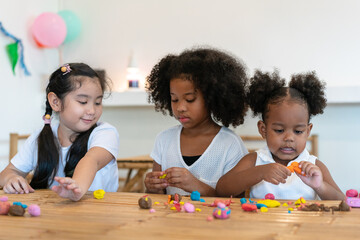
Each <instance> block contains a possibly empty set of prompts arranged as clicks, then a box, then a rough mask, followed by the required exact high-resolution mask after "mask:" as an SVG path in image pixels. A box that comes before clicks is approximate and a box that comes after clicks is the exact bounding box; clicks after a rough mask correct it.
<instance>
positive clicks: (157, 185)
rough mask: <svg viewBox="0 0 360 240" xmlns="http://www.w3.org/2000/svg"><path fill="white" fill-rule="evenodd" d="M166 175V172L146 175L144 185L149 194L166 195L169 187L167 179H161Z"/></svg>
mask: <svg viewBox="0 0 360 240" xmlns="http://www.w3.org/2000/svg"><path fill="white" fill-rule="evenodd" d="M164 174H165V172H164V171H153V172H149V173H147V174H146V176H145V180H144V183H145V187H146V189H147V192H148V193H164V190H165V188H167V187H168V186H169V184H168V182H167V180H166V178H159V177H160V176H162V175H164Z"/></svg>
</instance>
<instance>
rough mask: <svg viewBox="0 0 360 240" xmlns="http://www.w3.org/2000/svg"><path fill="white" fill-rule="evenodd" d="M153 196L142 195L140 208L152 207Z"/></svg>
mask: <svg viewBox="0 0 360 240" xmlns="http://www.w3.org/2000/svg"><path fill="white" fill-rule="evenodd" d="M151 205H152V203H151V198H149V197H142V198H139V206H140V208H143V209H149V208H151Z"/></svg>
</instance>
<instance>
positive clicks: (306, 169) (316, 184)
mask: <svg viewBox="0 0 360 240" xmlns="http://www.w3.org/2000/svg"><path fill="white" fill-rule="evenodd" d="M299 167H300V168H301V171H302V173H304V174H305V176H302V175H300V174H298V173H296V174H297V175H298V176H299V178H300V179H301V180H302V181H303V182H304V183H305V184H306V185H308V186H309V187H311V188H313V189H318V188H320V187H321V185H322V184H323V175H322V172H321V170H320V168H319V167H318V166H316V165H315V164H312V163H310V162H306V161H302V162H300V163H299Z"/></svg>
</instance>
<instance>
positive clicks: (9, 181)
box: [0, 163, 34, 193]
mask: <svg viewBox="0 0 360 240" xmlns="http://www.w3.org/2000/svg"><path fill="white" fill-rule="evenodd" d="M27 174H28V173H25V172H22V171H20V170H19V169H17V168H16V167H15V166H14V165H13V164H12V163H9V165H7V167H6V168H5V169H4V170H3V171H2V172H1V173H0V186H3V190H4V192H5V193H31V192H34V189H33V188H32V187H31V186H30V185H29V184H28V182H27V181H26V179H25V177H26V175H27Z"/></svg>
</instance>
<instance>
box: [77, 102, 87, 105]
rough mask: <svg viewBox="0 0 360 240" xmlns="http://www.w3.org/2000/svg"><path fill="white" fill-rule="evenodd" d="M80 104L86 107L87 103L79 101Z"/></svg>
mask: <svg viewBox="0 0 360 240" xmlns="http://www.w3.org/2000/svg"><path fill="white" fill-rule="evenodd" d="M78 102H79V103H80V104H82V105H85V104H87V102H82V101H78Z"/></svg>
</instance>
